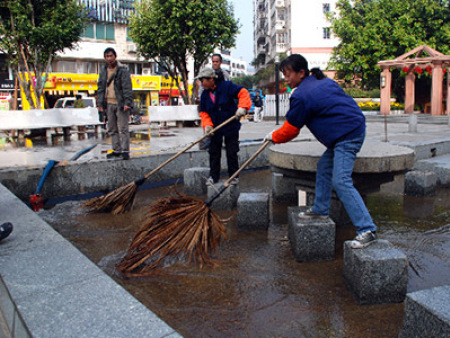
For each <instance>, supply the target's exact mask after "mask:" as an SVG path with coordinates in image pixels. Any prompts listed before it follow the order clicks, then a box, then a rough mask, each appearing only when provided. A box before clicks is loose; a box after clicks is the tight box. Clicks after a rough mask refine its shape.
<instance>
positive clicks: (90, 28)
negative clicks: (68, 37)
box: [82, 23, 94, 38]
mask: <svg viewBox="0 0 450 338" xmlns="http://www.w3.org/2000/svg"><path fill="white" fill-rule="evenodd" d="M82 36H84V37H87V38H94V25H93V24H91V23H90V24H88V25H87V26H86V27H84V30H83V33H82Z"/></svg>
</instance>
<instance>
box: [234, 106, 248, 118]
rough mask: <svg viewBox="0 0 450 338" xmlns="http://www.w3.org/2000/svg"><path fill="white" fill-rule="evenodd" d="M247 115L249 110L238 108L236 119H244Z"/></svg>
mask: <svg viewBox="0 0 450 338" xmlns="http://www.w3.org/2000/svg"><path fill="white" fill-rule="evenodd" d="M245 115H247V109H245V108H238V109H237V110H236V117H243V116H245Z"/></svg>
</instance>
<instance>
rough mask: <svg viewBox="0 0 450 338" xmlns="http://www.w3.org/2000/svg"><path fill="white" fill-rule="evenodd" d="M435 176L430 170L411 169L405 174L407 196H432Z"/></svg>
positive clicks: (435, 181)
mask: <svg viewBox="0 0 450 338" xmlns="http://www.w3.org/2000/svg"><path fill="white" fill-rule="evenodd" d="M436 185H437V177H436V174H435V173H434V172H432V171H421V170H413V171H409V172H407V173H406V175H405V194H406V195H409V196H434V195H435V194H436Z"/></svg>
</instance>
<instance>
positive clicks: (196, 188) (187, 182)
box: [184, 167, 209, 196]
mask: <svg viewBox="0 0 450 338" xmlns="http://www.w3.org/2000/svg"><path fill="white" fill-rule="evenodd" d="M208 177H209V168H202V167H196V168H189V169H185V170H184V193H185V194H186V195H193V196H204V195H206V192H207V188H206V185H205V182H206V179H207V178H208Z"/></svg>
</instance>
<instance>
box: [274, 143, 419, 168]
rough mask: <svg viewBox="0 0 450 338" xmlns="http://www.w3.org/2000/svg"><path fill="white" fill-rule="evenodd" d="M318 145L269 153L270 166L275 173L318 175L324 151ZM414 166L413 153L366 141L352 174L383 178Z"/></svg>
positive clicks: (294, 146)
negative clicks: (279, 171)
mask: <svg viewBox="0 0 450 338" xmlns="http://www.w3.org/2000/svg"><path fill="white" fill-rule="evenodd" d="M325 149H326V148H325V146H323V145H322V144H321V143H319V142H317V141H306V142H302V141H301V142H290V143H284V144H277V145H273V146H271V147H270V149H269V163H270V164H271V166H272V168H273V170H274V171H278V170H277V169H278V168H279V169H281V171H283V172H284V173H285V172H286V170H287V171H290V170H296V171H307V172H316V168H317V162H318V160H319V158H320V156H321V155H322V154H323V152H324V151H325ZM413 164H414V150H413V149H410V148H406V147H400V146H396V145H392V144H389V143H384V142H370V141H366V142H364V144H363V147H362V149H361V151H360V152H359V153H358V156H357V157H356V161H355V167H354V170H353V172H354V173H356V174H383V173H394V172H401V171H406V170H408V169H410V168H412V166H413Z"/></svg>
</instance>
